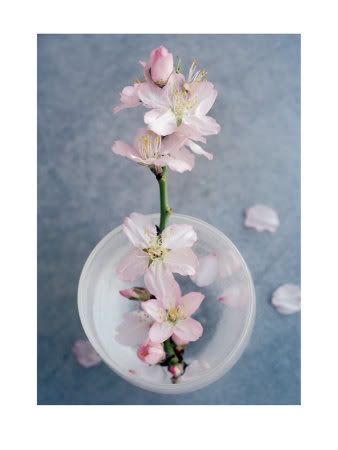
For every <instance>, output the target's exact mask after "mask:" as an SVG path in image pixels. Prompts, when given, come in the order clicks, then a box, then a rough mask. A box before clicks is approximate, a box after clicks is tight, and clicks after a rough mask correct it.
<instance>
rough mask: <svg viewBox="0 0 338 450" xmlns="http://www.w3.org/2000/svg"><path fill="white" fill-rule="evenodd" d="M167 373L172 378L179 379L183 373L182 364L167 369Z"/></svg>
mask: <svg viewBox="0 0 338 450" xmlns="http://www.w3.org/2000/svg"><path fill="white" fill-rule="evenodd" d="M169 372H170V373H171V374H173V375H174V377H176V378H177V377H179V376H180V375H182V374H183V372H184V367H183V364H176V365H175V366H170V367H169Z"/></svg>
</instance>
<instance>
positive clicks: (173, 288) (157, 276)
mask: <svg viewBox="0 0 338 450" xmlns="http://www.w3.org/2000/svg"><path fill="white" fill-rule="evenodd" d="M144 282H145V285H146V287H147V289H148V290H149V291H150V292H151V293H152V294H153V295H154V296H155V297H156V298H157V299H158V300H159V301H160V302H161V304H162V305H163V307H164V308H166V309H168V308H170V307H171V306H175V304H176V302H177V300H178V299H179V298H180V297H181V289H180V287H179V285H178V283H177V282H176V280H175V278H174V276H173V274H172V273H171V272H170V271H169V270H168V269H167V268H166V267H165V266H164V265H163V263H162V262H161V261H154V262H153V263H152V264H151V265H150V267H149V268H148V269H147V270H146V273H145V275H144Z"/></svg>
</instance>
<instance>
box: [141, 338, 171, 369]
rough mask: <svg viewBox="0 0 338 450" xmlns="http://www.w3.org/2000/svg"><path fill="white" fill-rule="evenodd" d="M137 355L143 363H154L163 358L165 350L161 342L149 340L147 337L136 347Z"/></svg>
mask: <svg viewBox="0 0 338 450" xmlns="http://www.w3.org/2000/svg"><path fill="white" fill-rule="evenodd" d="M137 356H138V357H139V358H140V359H141V360H142V361H144V362H145V363H147V364H151V365H154V364H158V363H160V362H161V361H163V360H164V359H165V351H164V350H163V345H162V344H159V343H154V342H151V341H150V340H149V339H148V340H147V341H145V342H144V343H143V344H142V345H141V346H140V348H139V349H138V351H137Z"/></svg>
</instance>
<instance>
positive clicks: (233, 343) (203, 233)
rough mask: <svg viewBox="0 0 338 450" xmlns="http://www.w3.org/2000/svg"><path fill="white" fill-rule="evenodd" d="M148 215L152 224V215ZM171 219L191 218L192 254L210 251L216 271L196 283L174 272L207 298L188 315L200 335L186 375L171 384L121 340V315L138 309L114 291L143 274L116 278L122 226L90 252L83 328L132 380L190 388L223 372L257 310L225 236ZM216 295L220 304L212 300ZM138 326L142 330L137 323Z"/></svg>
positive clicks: (83, 283)
mask: <svg viewBox="0 0 338 450" xmlns="http://www.w3.org/2000/svg"><path fill="white" fill-rule="evenodd" d="M151 217H152V218H153V219H154V221H155V223H158V219H159V215H158V214H152V215H151ZM170 223H177V224H181V223H188V224H191V225H192V226H193V228H194V230H195V231H196V233H197V236H198V240H197V242H196V243H195V245H194V246H193V250H194V252H195V253H196V254H197V255H198V256H206V255H209V254H213V255H216V256H217V260H218V261H219V266H220V269H221V270H220V272H221V273H220V275H219V276H217V278H216V280H215V281H214V282H213V283H212V284H210V285H209V286H206V287H198V286H196V285H195V284H194V283H193V281H192V280H191V279H190V277H182V276H177V275H176V274H175V278H176V280H177V281H178V283H179V284H180V286H181V289H182V293H183V294H185V293H187V292H190V291H200V292H202V293H203V294H205V296H206V299H205V300H204V301H203V302H202V305H201V307H200V308H199V310H198V311H197V313H196V314H195V315H194V318H196V319H197V320H199V321H200V322H201V323H202V325H203V329H204V332H203V336H202V337H201V338H200V339H199V340H198V341H196V342H192V343H190V344H189V345H188V346H187V349H186V352H185V360H186V361H187V362H193V361H194V363H193V364H192V365H191V370H190V373H188V372H189V371H188V370H187V372H186V374H185V375H184V376H183V377H182V378H180V381H179V382H178V383H176V384H172V383H171V381H170V376H169V372H168V371H167V369H166V368H165V367H164V368H163V367H161V366H158V365H157V366H148V365H146V364H145V363H143V362H142V361H140V360H139V359H138V358H137V356H136V350H137V346H133V342H126V341H128V328H127V329H126V328H125V327H124V328H123V324H124V321H125V317H126V313H128V312H131V311H137V310H138V308H139V302H134V301H130V300H127V299H125V298H123V297H122V296H121V295H120V294H119V290H121V289H125V288H127V287H132V286H144V283H143V279H142V278H140V279H139V280H136V281H135V282H128V283H126V282H123V281H121V280H119V279H118V278H117V276H116V268H117V265H118V263H119V261H120V259H121V258H122V256H124V254H125V253H126V252H127V251H128V249H129V248H130V244H129V241H128V240H127V238H126V236H125V234H124V233H123V231H122V226H119V227H117V228H115V229H114V230H113V231H111V232H110V233H109V234H107V236H105V237H104V238H103V239H102V240H101V241H100V242H99V243H98V244H97V246H96V247H95V248H94V250H93V251H92V253H91V254H90V255H89V257H88V259H87V261H86V263H85V265H84V267H83V270H82V273H81V277H80V282H79V289H78V308H79V314H80V319H81V322H82V326H83V328H84V330H85V333H86V335H87V337H88V339H89V341H90V342H91V344H92V345H93V347H94V348H95V350H96V351H97V352H98V353H99V355H100V356H101V358H102V359H103V361H105V363H106V364H107V365H108V366H110V367H111V368H112V369H113V370H114V372H116V373H117V374H119V375H120V376H121V377H122V378H124V379H125V380H127V381H129V382H130V383H132V384H134V385H136V386H139V387H141V388H143V389H147V390H150V391H153V392H157V393H161V394H179V393H186V392H191V391H194V390H197V389H200V388H202V387H204V386H207V385H208V384H210V383H212V382H214V381H216V380H218V379H219V378H220V377H221V376H223V375H224V374H225V373H226V372H227V371H228V370H229V369H230V368H231V367H232V366H233V365H234V364H235V363H236V362H237V360H238V359H239V357H240V356H241V354H242V353H243V351H244V349H245V347H246V345H247V344H248V341H249V338H250V335H251V331H252V327H253V324H254V320H255V310H256V301H255V290H254V286H253V282H252V278H251V275H250V272H249V269H248V267H247V265H246V263H245V261H244V259H243V258H242V256H241V254H240V253H239V251H238V250H237V248H236V247H235V246H234V244H233V243H232V242H231V241H230V239H228V238H227V237H226V236H225V235H224V234H223V233H221V232H220V231H219V230H217V229H216V228H214V227H213V226H211V225H209V224H207V223H206V222H203V221H201V220H198V219H195V218H193V217H189V216H184V215H181V214H173V215H172V216H171V217H170ZM220 297H222V300H223V301H222V302H221V301H219V300H218V299H219V298H220ZM127 315H128V314H127ZM137 324H138V325H140V327H141V328H142V325H143V323H142V321H141V322H138V323H137ZM140 330H141V329H140ZM126 331H127V333H126ZM141 331H142V330H141ZM188 367H189V366H188ZM192 368H194V370H192Z"/></svg>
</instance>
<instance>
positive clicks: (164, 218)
mask: <svg viewBox="0 0 338 450" xmlns="http://www.w3.org/2000/svg"><path fill="white" fill-rule="evenodd" d="M167 176H168V168H167V167H163V171H162V174H161V175H159V176H158V177H157V181H158V184H159V187H160V202H161V218H160V227H159V232H160V234H161V233H162V231H163V230H164V229H165V227H166V226H167V223H168V219H169V216H170V214H171V212H172V209H171V208H170V206H169V202H168V185H167Z"/></svg>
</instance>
